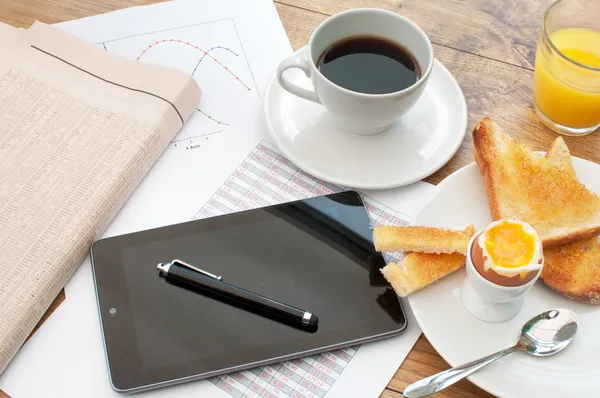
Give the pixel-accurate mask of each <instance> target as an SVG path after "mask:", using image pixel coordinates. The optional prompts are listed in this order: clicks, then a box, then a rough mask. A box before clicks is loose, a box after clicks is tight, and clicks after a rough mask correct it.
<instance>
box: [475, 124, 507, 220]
mask: <svg viewBox="0 0 600 398" xmlns="http://www.w3.org/2000/svg"><path fill="white" fill-rule="evenodd" d="M492 128H493V120H492V119H491V118H489V117H485V118H483V119H482V120H481V121H480V122H479V123H477V125H476V126H475V128H474V129H473V134H472V138H473V140H472V145H473V156H474V158H475V163H476V164H477V167H479V171H480V172H481V175H482V177H483V181H484V183H485V194H486V196H487V199H488V206H489V208H490V215H491V217H492V220H494V221H496V220H499V219H501V218H502V216H501V212H500V208H499V203H498V200H497V198H498V195H496V186H497V185H496V184H494V182H495V177H494V176H493V175H492V174H491V173H490V171H491V170H492V163H491V159H495V158H497V157H498V154H497V153H496V151H495V150H494V145H493V143H492V142H491V137H492V133H493V132H492V131H490V130H491V129H492Z"/></svg>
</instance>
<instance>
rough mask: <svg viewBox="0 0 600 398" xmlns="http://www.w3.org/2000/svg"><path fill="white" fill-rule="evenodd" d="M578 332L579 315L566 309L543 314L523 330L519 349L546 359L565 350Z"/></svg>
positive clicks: (533, 319)
mask: <svg viewBox="0 0 600 398" xmlns="http://www.w3.org/2000/svg"><path fill="white" fill-rule="evenodd" d="M576 332H577V315H575V313H574V312H573V311H571V310H568V309H565V308H559V309H554V310H550V311H546V312H542V313H541V314H539V315H538V316H536V317H533V318H531V319H530V320H529V321H528V322H527V323H526V324H525V325H524V326H523V329H521V334H520V336H519V343H518V344H517V349H519V350H522V351H525V352H527V353H528V354H531V355H534V356H536V357H545V356H548V355H552V354H555V353H557V352H559V351H561V350H562V349H564V348H565V347H566V346H567V345H569V343H570V342H571V341H572V340H573V338H574V337H575V333H576Z"/></svg>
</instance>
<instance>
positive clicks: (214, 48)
mask: <svg viewBox="0 0 600 398" xmlns="http://www.w3.org/2000/svg"><path fill="white" fill-rule="evenodd" d="M217 49H221V50H227V51H229V52H230V53H232V54H233V55H235V56H236V57H238V54H236V53H235V52H233V51H232V50H230V49H228V48H227V47H221V46H216V47H213V48H211V49H210V50H208V51H207V52H205V53H204V55H202V57H200V60H199V61H198V63H197V64H196V66H195V67H194V70H193V71H192V76H194V73H196V69H198V66H200V62H202V60H203V59H204V57H206V56H207V55H208V53H210V52H211V51H212V50H217Z"/></svg>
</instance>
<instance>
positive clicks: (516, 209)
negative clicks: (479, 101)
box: [473, 118, 600, 248]
mask: <svg viewBox="0 0 600 398" xmlns="http://www.w3.org/2000/svg"><path fill="white" fill-rule="evenodd" d="M556 145H559V146H560V145H562V143H560V141H559V142H557V143H556ZM565 147H566V145H565ZM559 149H560V147H559ZM567 151H568V149H567ZM473 152H474V155H475V161H476V162H477V165H478V167H479V169H480V171H481V173H482V175H483V179H484V183H485V191H486V195H487V197H488V204H489V208H490V213H491V215H492V218H493V219H494V220H498V219H502V218H504V219H516V220H520V221H524V222H527V223H529V224H531V225H532V226H533V227H534V228H535V229H536V231H537V232H538V234H539V236H540V238H541V239H542V242H543V244H544V247H546V248H548V247H553V246H557V245H562V244H567V243H569V242H573V241H575V240H579V239H585V238H588V237H591V236H595V235H598V234H600V198H598V197H597V196H596V195H595V194H593V193H592V192H590V191H589V190H588V189H587V188H586V187H585V186H584V185H583V184H581V183H579V181H577V179H576V178H575V177H574V176H573V175H572V173H569V172H565V171H564V170H563V168H564V167H563V168H561V167H559V166H557V165H556V164H554V163H553V162H551V161H549V160H548V159H545V158H544V157H543V156H541V155H539V154H537V153H535V152H533V151H532V150H531V149H529V148H527V147H525V146H523V145H521V144H519V143H518V142H516V141H513V140H512V139H510V138H509V137H508V136H507V135H505V134H504V133H503V132H502V130H501V129H500V127H499V126H498V125H497V124H496V123H495V122H494V121H493V120H492V119H490V118H484V119H483V120H482V121H481V122H479V123H478V124H477V126H475V129H474V130H473Z"/></svg>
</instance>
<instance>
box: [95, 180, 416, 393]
mask: <svg viewBox="0 0 600 398" xmlns="http://www.w3.org/2000/svg"><path fill="white" fill-rule="evenodd" d="M91 257H92V267H93V273H94V281H95V285H96V294H97V299H98V309H99V313H100V320H101V327H102V333H103V338H104V346H105V350H106V357H107V362H108V368H109V375H110V381H111V384H112V386H113V388H114V389H115V390H117V391H121V392H135V391H142V390H145V389H151V388H157V387H162V386H166V385H169V384H174V383H180V382H184V381H190V380H194V379H201V378H207V377H211V376H215V375H219V374H223V373H228V372H233V371H236V370H242V369H247V368H251V367H256V366H259V365H265V364H269V363H274V362H280V361H283V360H287V359H292V358H298V357H302V356H307V355H312V354H316V353H318V352H323V351H330V350H334V349H338V348H343V347H347V346H350V345H355V344H360V343H364V342H368V341H373V340H376V339H380V338H384V337H389V336H393V335H396V334H398V333H400V332H401V331H402V330H403V329H404V328H405V326H406V320H405V317H404V313H403V311H402V308H401V305H400V302H399V300H398V298H397V296H396V295H395V294H394V291H393V290H392V289H391V287H390V286H389V285H388V283H387V282H386V281H385V279H383V278H382V276H381V273H380V272H379V269H380V268H382V267H383V266H384V265H385V262H384V259H383V257H382V255H381V253H378V252H376V251H375V249H374V247H373V242H372V226H371V223H370V220H369V216H368V214H367V211H366V209H365V207H364V204H363V202H362V198H361V197H360V195H359V194H358V193H356V192H353V191H345V192H341V193H336V194H332V195H328V196H321V197H316V198H311V199H306V200H301V201H296V202H290V203H285V204H280V205H275V206H271V207H266V208H260V209H255V210H248V211H244V212H240V213H232V214H228V215H222V216H218V217H213V218H208V219H203V220H197V221H191V222H186V223H182V224H176V225H171V226H166V227H162V228H157V229H152V230H147V231H141V232H136V233H132V234H127V235H121V236H115V237H111V238H106V239H101V240H99V241H97V242H95V243H94V244H93V245H92V248H91ZM174 259H180V260H182V261H185V262H186V263H189V264H193V265H195V266H197V267H199V268H202V269H203V270H206V271H208V272H212V273H215V274H217V275H220V276H222V277H223V280H224V281H226V282H227V283H230V284H232V285H235V286H237V287H240V288H243V289H247V290H249V291H251V292H254V293H257V294H260V295H263V296H265V297H268V298H270V299H273V300H278V301H281V302H283V303H286V304H290V305H292V306H295V307H297V308H302V309H305V310H306V311H309V312H311V313H312V314H315V315H317V316H318V318H319V324H318V328H317V329H316V330H305V329H302V328H296V327H292V326H290V325H288V324H285V323H282V322H278V321H277V320H274V319H272V318H269V317H265V316H261V315H260V314H257V313H253V312H251V311H247V310H246V309H244V308H241V307H238V306H235V305H231V304H230V303H227V302H225V301H220V300H218V299H216V298H215V297H212V296H207V295H204V294H201V293H199V292H197V291H193V290H190V289H185V288H182V287H181V286H177V285H174V284H172V283H168V282H167V281H166V279H165V278H163V277H161V276H160V275H159V270H158V269H157V264H159V263H168V262H170V261H172V260H174Z"/></svg>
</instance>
